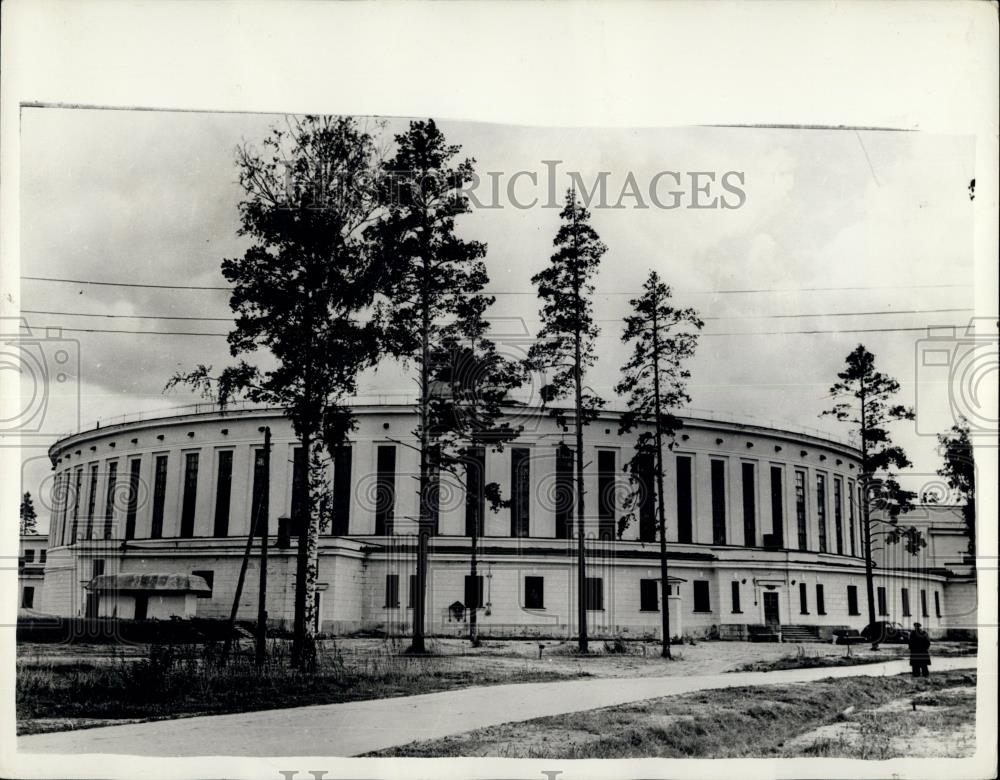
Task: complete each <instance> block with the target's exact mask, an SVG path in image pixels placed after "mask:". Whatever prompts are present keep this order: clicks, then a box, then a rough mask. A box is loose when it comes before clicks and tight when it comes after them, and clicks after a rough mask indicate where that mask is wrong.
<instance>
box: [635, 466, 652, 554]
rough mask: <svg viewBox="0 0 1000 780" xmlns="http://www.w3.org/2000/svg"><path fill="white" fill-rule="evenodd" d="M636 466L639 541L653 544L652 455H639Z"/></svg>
mask: <svg viewBox="0 0 1000 780" xmlns="http://www.w3.org/2000/svg"><path fill="white" fill-rule="evenodd" d="M636 465H637V468H638V471H639V474H638V477H639V541H640V542H655V541H656V495H655V493H654V488H653V483H654V481H655V472H654V469H653V456H652V454H650V453H643V454H641V455H639V458H638V461H637V464H636Z"/></svg>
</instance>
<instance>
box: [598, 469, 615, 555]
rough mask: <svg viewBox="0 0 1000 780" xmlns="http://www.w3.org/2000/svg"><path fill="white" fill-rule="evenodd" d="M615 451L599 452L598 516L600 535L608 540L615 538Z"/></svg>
mask: <svg viewBox="0 0 1000 780" xmlns="http://www.w3.org/2000/svg"><path fill="white" fill-rule="evenodd" d="M616 509H617V507H616V506H615V453H614V452H613V451H612V450H598V452H597V516H598V529H597V531H598V533H597V535H598V537H599V538H601V539H604V540H607V541H612V540H613V539H614V538H615V510H616Z"/></svg>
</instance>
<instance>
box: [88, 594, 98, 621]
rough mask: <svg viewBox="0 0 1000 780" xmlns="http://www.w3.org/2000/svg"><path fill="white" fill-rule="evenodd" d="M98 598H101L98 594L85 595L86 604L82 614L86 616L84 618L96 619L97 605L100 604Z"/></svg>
mask: <svg viewBox="0 0 1000 780" xmlns="http://www.w3.org/2000/svg"><path fill="white" fill-rule="evenodd" d="M100 598H101V596H100V594H99V593H88V594H87V603H86V606H85V612H84V614H85V615H86V617H89V618H95V617H97V609H98V604H99V603H100Z"/></svg>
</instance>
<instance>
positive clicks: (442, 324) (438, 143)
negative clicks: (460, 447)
mask: <svg viewBox="0 0 1000 780" xmlns="http://www.w3.org/2000/svg"><path fill="white" fill-rule="evenodd" d="M395 141H396V151H395V155H394V156H393V157H392V158H391V159H390V160H389V161H388V162H387V163H386V166H385V178H384V186H383V187H382V188H381V193H382V198H383V205H384V207H385V212H384V214H383V216H382V218H381V219H380V220H379V221H378V223H377V224H376V225H374V226H373V227H372V228H371V229H370V230H369V232H368V235H369V238H370V240H371V241H372V243H373V245H374V246H376V247H377V250H378V254H379V256H380V259H381V262H382V264H383V266H384V268H385V269H386V277H385V279H384V286H383V289H384V291H385V293H386V297H387V298H388V301H389V303H388V305H387V306H386V307H385V309H384V313H385V322H386V342H385V343H386V348H387V351H388V352H390V353H391V354H393V355H396V356H397V357H400V358H402V359H403V360H404V362H411V361H412V362H413V363H415V364H416V368H417V385H418V392H417V395H418V399H417V412H418V420H417V429H416V430H415V431H414V435H415V436H416V438H417V439H418V442H419V445H418V446H419V451H420V472H419V477H418V483H419V484H418V496H419V502H420V510H419V518H418V529H417V533H418V541H417V572H416V587H417V592H416V597H415V598H414V606H413V640H412V644H411V647H410V650H411V652H417V653H422V652H425V650H426V648H425V641H424V631H425V614H426V590H427V558H428V546H429V537H430V536H431V534H432V533H433V532H434V528H433V522H434V518H433V514H434V512H433V506H432V499H433V495H434V494H435V493H436V491H437V480H438V479H439V475H438V470H439V467H440V466H441V465H442V463H441V459H442V458H443V457H444V455H445V451H446V450H447V449H448V448H449V442H448V441H447V438H448V437H447V436H446V429H448V428H449V425H450V424H446V423H445V422H444V417H443V415H442V413H441V409H440V407H441V406H442V405H443V403H444V402H443V401H441V400H440V399H438V400H435V394H434V389H435V384H434V382H435V376H434V370H435V369H434V366H435V356H434V353H435V351H437V350H446V351H447V350H448V347H447V344H446V342H447V341H448V339H449V338H452V336H454V335H455V333H456V331H455V330H454V327H453V326H449V323H453V322H454V320H456V319H460V318H462V317H463V313H464V311H465V308H464V307H467V306H468V305H469V304H468V298H469V297H470V296H472V297H474V296H477V295H479V294H480V293H481V291H482V289H483V287H484V286H485V285H486V283H487V281H488V276H487V274H486V264H485V263H484V262H483V257H484V256H485V255H486V246H485V245H484V244H482V243H479V242H477V241H466V240H463V239H461V238H459V237H458V236H457V235H456V234H455V219H456V217H458V216H461V215H462V214H466V213H468V212H469V211H470V206H469V202H468V198H467V196H466V195H465V192H464V191H463V188H464V187H466V186H467V185H468V184H469V183H470V182H471V181H472V180H473V176H474V173H473V162H474V161H473V160H468V159H466V160H456V156H457V155H458V153H459V151H460V147H458V146H456V145H452V144H449V143H447V141H446V139H445V137H444V135H443V134H442V133H441V131H440V130H439V129H438V127H437V125H436V124H435V122H434V121H433V120H427V121H416V122H411V123H410V126H409V128H408V130H407V131H406V132H405V133H401V134H399V135H397V136H396V139H395ZM448 403H452V402H451V401H449V402H448Z"/></svg>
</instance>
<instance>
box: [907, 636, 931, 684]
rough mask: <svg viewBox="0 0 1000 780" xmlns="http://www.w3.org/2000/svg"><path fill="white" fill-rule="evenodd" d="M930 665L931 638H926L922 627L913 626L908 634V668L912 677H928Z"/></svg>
mask: <svg viewBox="0 0 1000 780" xmlns="http://www.w3.org/2000/svg"><path fill="white" fill-rule="evenodd" d="M930 665H931V638H930V637H929V636H927V632H926V631H924V629H923V626H921V625H920V624H919V623H914V624H913V631H911V632H910V668H911V669H912V670H913V676H914V677H930V671H929V670H928V669H927V667H928V666H930Z"/></svg>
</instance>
